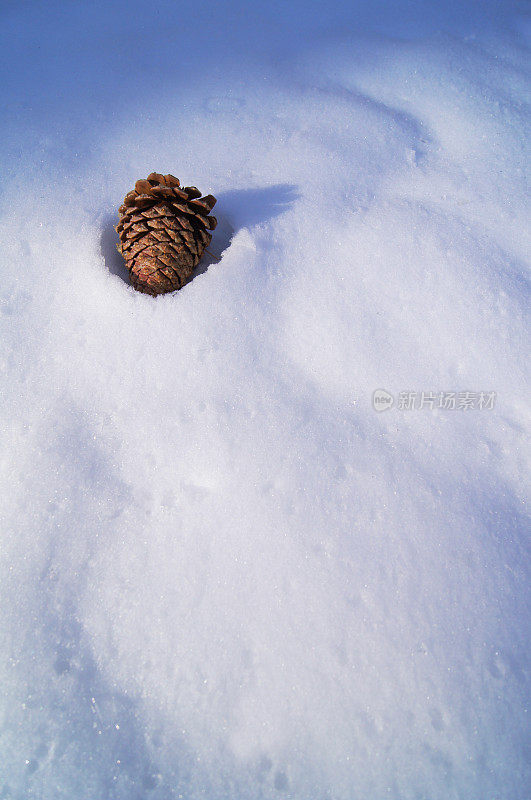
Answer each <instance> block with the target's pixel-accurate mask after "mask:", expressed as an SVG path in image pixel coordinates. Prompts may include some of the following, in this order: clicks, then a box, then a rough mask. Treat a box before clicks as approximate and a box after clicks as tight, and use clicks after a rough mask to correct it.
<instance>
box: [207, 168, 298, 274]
mask: <svg viewBox="0 0 531 800" xmlns="http://www.w3.org/2000/svg"><path fill="white" fill-rule="evenodd" d="M299 197H300V194H299V192H298V187H297V186H295V185H294V184H290V183H280V184H277V185H276V186H266V187H264V188H263V189H232V190H230V191H228V192H221V194H218V195H217V203H216V205H215V207H214V209H213V211H212V213H213V214H214V215H215V216H216V218H217V220H218V224H217V228H216V230H215V231H214V233H213V235H212V242H211V243H210V245H209V247H208V249H209V250H210V252H211V253H212V256H211V255H209V253H205V254H204V255H203V258H202V259H201V261H200V262H199V264H198V265H197V267H196V269H195V271H194V274H193V276H192V280H193V279H194V278H195V277H196V275H202V274H203V273H205V272H207V270H208V269H209V267H210V266H211V265H212V264H217V263H218V260H219V259H220V258H221V256H222V254H223V253H224V251H225V250H227V248H228V247H229V246H230V243H231V241H232V238H233V236H234V234H235V233H237V232H238V231H239V230H240V229H241V228H252V227H253V226H254V225H260V224H263V223H265V222H269V221H270V220H271V219H274V218H275V217H279V216H280V215H281V214H284V212H286V211H289V209H290V208H291V206H292V205H293V203H294V202H295V201H296V200H297V199H298V198H299Z"/></svg>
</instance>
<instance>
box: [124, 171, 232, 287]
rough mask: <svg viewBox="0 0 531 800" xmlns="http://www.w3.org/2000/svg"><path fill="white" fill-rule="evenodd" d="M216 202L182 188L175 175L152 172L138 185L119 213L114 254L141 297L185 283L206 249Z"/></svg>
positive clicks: (209, 238) (213, 219)
mask: <svg viewBox="0 0 531 800" xmlns="http://www.w3.org/2000/svg"><path fill="white" fill-rule="evenodd" d="M215 202H216V198H215V197H213V196H212V195H211V194H209V195H207V196H206V197H201V192H200V191H199V190H198V189H196V187H195V186H183V187H182V188H181V186H180V184H179V181H178V180H177V178H174V176H173V175H160V173H158V172H152V173H151V175H148V177H147V180H140V181H137V182H136V184H135V188H134V189H133V191H131V192H129V193H128V194H126V196H125V199H124V202H123V205H121V206H120V208H119V213H120V222H119V224H118V225H117V226H116V231H117V233H118V235H119V236H120V244H118V245H117V247H118V251H119V252H120V253H121V254H122V255H123V257H124V259H125V263H126V265H127V268H128V270H129V276H130V278H131V283H132V284H133V286H134V288H135V289H138V291H139V292H144V293H146V294H152V295H156V294H163V293H164V292H173V291H175V289H180V288H181V287H182V286H184V284H185V283H187V282H188V281H189V280H190V278H191V276H192V273H193V271H194V269H195V267H196V266H197V264H198V263H199V260H200V259H201V256H202V255H203V251H204V249H205V247H207V246H208V245H209V244H210V241H211V239H212V235H211V234H210V233H209V232H208V231H209V230H214V228H215V227H216V224H217V221H216V218H215V217H210V216H209V213H210V211H211V209H212V208H213V207H214V204H215Z"/></svg>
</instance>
